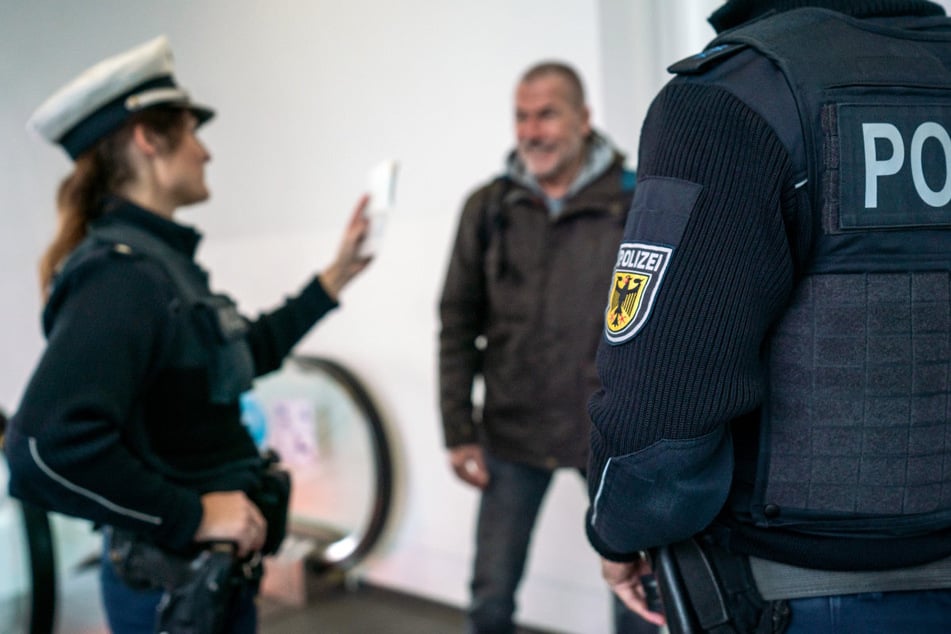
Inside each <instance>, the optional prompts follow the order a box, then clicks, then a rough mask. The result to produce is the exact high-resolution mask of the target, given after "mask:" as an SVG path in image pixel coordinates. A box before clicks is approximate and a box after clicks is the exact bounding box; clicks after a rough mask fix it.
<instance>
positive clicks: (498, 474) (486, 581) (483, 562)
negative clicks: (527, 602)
mask: <svg viewBox="0 0 951 634" xmlns="http://www.w3.org/2000/svg"><path fill="white" fill-rule="evenodd" d="M485 460H486V467H487V468H488V470H489V474H490V481H489V486H488V487H487V488H486V489H485V490H484V491H483V492H482V499H481V502H480V505H479V519H478V524H477V526H476V553H475V566H474V571H473V577H472V582H471V585H470V589H471V591H472V603H471V605H470V607H469V623H468V627H467V629H468V631H469V632H470V633H471V634H511V633H513V632H515V624H514V622H513V617H514V614H515V607H516V606H515V593H516V590H517V589H518V586H519V582H521V580H522V574H523V573H524V571H525V562H526V559H527V558H528V548H529V543H530V542H531V537H532V531H533V530H534V528H535V523H536V520H537V519H538V511H539V509H540V508H541V505H542V501H543V500H544V498H545V493H546V492H547V491H548V486H549V485H550V484H551V479H552V473H553V472H552V471H548V470H547V469H539V468H536V467H531V466H528V465H524V464H520V463H514V462H507V461H504V460H500V459H498V458H496V457H494V456H492V455H490V454H489V453H488V452H486V454H485ZM578 521H579V522H580V521H582V520H581V519H580V518H579V520H578ZM591 552H592V565H596V557H595V553H594V551H591ZM615 603H616V608H615V620H616V628H617V629H616V631H617V632H618V634H656V632H657V628H656V627H655V626H653V625H651V624H650V623H647V622H646V621H644V620H642V619H641V618H640V617H638V616H637V615H636V614H634V613H633V612H630V611H628V610H627V609H626V608H624V606H623V605H622V604H620V602H618V601H615ZM618 605H620V609H618V608H617V606H618Z"/></svg>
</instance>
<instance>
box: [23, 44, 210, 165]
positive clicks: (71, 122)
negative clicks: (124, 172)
mask: <svg viewBox="0 0 951 634" xmlns="http://www.w3.org/2000/svg"><path fill="white" fill-rule="evenodd" d="M173 70H174V63H173V59H172V49H171V47H170V46H169V43H168V38H166V37H165V36H164V35H162V36H159V37H157V38H155V39H153V40H150V41H149V42H146V43H145V44H142V45H140V46H137V47H135V48H133V49H130V50H128V51H125V52H124V53H120V54H118V55H115V56H113V57H110V58H108V59H105V60H103V61H101V62H99V63H98V64H96V65H95V66H93V67H91V68H89V69H88V70H86V71H85V72H83V73H82V74H81V75H79V76H78V77H77V78H76V79H74V80H73V81H71V82H69V83H68V84H66V85H65V86H63V87H62V88H60V89H59V90H58V91H56V93H55V94H53V95H52V96H51V97H50V98H48V99H47V100H46V101H45V102H43V104H42V105H41V106H40V107H39V108H37V110H36V112H34V113H33V115H32V116H31V117H30V120H29V121H28V122H27V127H28V128H31V129H33V130H34V131H36V132H37V133H38V134H39V135H40V136H41V137H43V138H44V139H46V140H47V141H50V142H51V143H58V144H60V145H62V146H63V148H64V149H65V150H66V151H67V153H69V155H70V156H71V157H72V158H74V159H75V158H76V157H77V156H79V155H80V154H82V153H83V152H84V151H85V150H87V149H89V148H90V147H92V146H93V145H94V144H95V143H96V141H98V140H99V139H101V138H103V137H104V136H106V135H107V134H109V133H110V132H113V131H114V130H116V129H117V128H119V126H121V125H122V123H123V122H125V120H126V119H128V118H129V116H131V115H132V113H134V112H138V111H140V110H144V109H146V108H150V107H154V106H159V105H178V106H181V107H183V108H187V109H189V110H192V111H193V112H194V113H195V115H196V116H197V117H198V119H199V121H200V122H202V123H203V122H205V121H207V120H208V119H210V118H211V117H212V116H213V115H214V111H213V110H211V109H210V108H207V107H205V106H200V105H198V104H195V103H193V102H192V101H191V100H190V99H189V97H188V93H186V92H185V91H184V90H182V89H181V88H179V87H178V86H177V85H176V84H175V80H174V78H173V76H172V73H173Z"/></svg>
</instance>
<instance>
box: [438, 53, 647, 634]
mask: <svg viewBox="0 0 951 634" xmlns="http://www.w3.org/2000/svg"><path fill="white" fill-rule="evenodd" d="M515 133H516V138H517V146H516V148H515V150H514V151H513V152H512V153H511V154H510V156H509V158H508V163H507V166H506V171H505V174H504V175H503V176H500V177H498V178H496V179H494V180H492V181H491V182H489V183H488V184H486V185H484V186H482V187H480V188H479V189H477V190H476V191H475V192H474V193H473V194H472V195H471V196H470V197H469V199H468V200H467V202H466V204H465V207H464V209H463V211H462V217H461V219H460V222H459V229H458V235H457V237H456V242H455V247H454V249H453V252H452V256H451V259H450V262H449V269H448V273H447V276H446V282H445V286H444V288H443V293H442V299H441V302H440V317H441V320H442V330H441V332H440V340H439V343H440V351H439V369H440V404H441V409H442V418H443V428H444V433H445V442H446V446H447V447H448V449H449V461H450V463H451V465H452V468H453V470H454V471H455V473H456V475H457V476H458V477H459V478H461V479H462V480H464V481H465V482H467V483H469V484H471V485H472V486H475V487H478V488H479V489H480V490H481V492H482V495H481V505H480V510H479V520H478V526H477V529H476V558H475V570H474V573H473V578H472V583H471V590H472V603H471V606H470V609H469V631H470V632H479V633H482V632H492V633H498V632H513V631H514V624H513V614H514V612H515V599H514V596H515V591H516V589H517V587H518V584H519V581H520V579H521V576H522V572H523V570H524V566H525V560H526V556H527V553H528V547H529V540H530V537H531V533H532V529H533V527H534V525H535V520H536V517H537V514H538V510H539V508H540V506H541V503H542V499H543V498H544V495H545V492H546V490H547V489H548V486H549V483H550V482H551V477H552V474H553V473H554V471H555V469H558V468H562V467H569V468H574V469H578V470H579V471H580V472H582V473H583V472H584V468H585V466H586V464H587V456H588V432H589V419H588V414H587V401H588V398H589V397H590V396H591V394H592V393H594V392H595V390H597V389H598V377H597V373H596V371H595V363H594V358H595V351H596V349H597V345H598V340H599V337H600V334H601V331H602V329H603V328H602V323H603V319H604V312H603V310H604V301H605V297H606V294H607V292H608V289H606V288H605V287H604V281H603V280H604V277H605V276H606V275H608V274H609V273H610V271H611V270H612V267H613V265H614V260H615V256H616V254H617V247H618V243H619V241H620V238H621V234H622V230H623V226H624V221H625V218H626V216H627V210H628V207H629V206H630V203H631V198H632V196H633V191H634V173H633V172H631V171H628V170H625V169H624V165H623V164H624V156H623V155H621V154H620V153H619V152H618V151H617V150H616V149H615V148H614V147H613V146H612V145H611V143H610V142H609V141H608V140H607V139H606V138H605V137H604V136H602V135H600V134H598V133H597V132H596V131H594V130H593V129H592V128H591V123H590V119H589V111H588V107H587V105H586V104H585V97H584V89H583V87H582V84H581V81H580V79H579V77H578V75H577V73H576V72H575V71H574V70H573V69H572V68H570V67H569V66H566V65H564V64H560V63H553V62H546V63H541V64H538V65H536V66H534V67H532V68H531V69H529V70H528V71H527V72H526V73H525V74H524V75H523V76H522V78H521V80H520V81H519V83H518V86H517V89H516V93H515ZM477 378H479V379H481V380H482V381H484V404H482V403H480V404H478V405H477V404H476V403H474V402H473V398H472V394H473V385H474V382H475V381H476V380H477ZM479 400H482V399H479ZM579 521H580V520H579ZM635 622H638V623H639V621H635ZM643 631H654V630H652V629H650V628H648V629H647V630H643Z"/></svg>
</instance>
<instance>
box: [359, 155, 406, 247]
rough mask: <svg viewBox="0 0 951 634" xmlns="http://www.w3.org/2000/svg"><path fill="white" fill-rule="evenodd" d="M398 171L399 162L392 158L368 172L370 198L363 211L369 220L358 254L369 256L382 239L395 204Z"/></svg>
mask: <svg viewBox="0 0 951 634" xmlns="http://www.w3.org/2000/svg"><path fill="white" fill-rule="evenodd" d="M398 171H399V162H398V161H394V160H388V161H383V162H382V163H380V164H379V165H377V166H376V167H374V168H373V169H372V170H370V174H369V182H368V183H367V186H368V188H369V193H370V200H369V201H368V202H367V206H366V209H365V210H364V213H365V214H366V216H367V218H368V219H369V220H370V228H369V230H368V231H367V236H366V238H364V240H363V244H362V245H361V246H360V255H362V256H364V257H370V256H371V255H374V254H375V253H376V251H377V249H378V248H379V246H380V241H381V240H382V239H383V230H384V228H385V227H386V219H387V216H388V215H389V213H390V210H392V209H393V207H394V206H395V204H396V175H397V172H398Z"/></svg>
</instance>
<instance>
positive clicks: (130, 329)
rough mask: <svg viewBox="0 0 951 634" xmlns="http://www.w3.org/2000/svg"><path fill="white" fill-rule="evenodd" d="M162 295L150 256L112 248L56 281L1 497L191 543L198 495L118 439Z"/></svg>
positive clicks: (136, 397)
mask: <svg viewBox="0 0 951 634" xmlns="http://www.w3.org/2000/svg"><path fill="white" fill-rule="evenodd" d="M171 298H172V295H171V293H170V289H169V288H168V284H167V282H166V281H164V278H163V274H162V272H161V271H160V270H158V269H157V268H156V267H155V266H154V265H152V264H149V263H147V262H144V261H143V260H140V259H138V258H135V257H134V256H125V255H121V254H118V253H115V252H109V253H105V254H100V257H96V258H91V259H90V260H88V261H86V262H85V263H84V264H82V265H81V266H80V267H79V268H78V269H77V270H74V271H73V272H72V273H71V274H70V276H68V277H67V279H65V280H64V281H63V282H62V284H61V286H60V288H58V289H57V290H56V292H55V293H54V295H53V298H52V300H51V304H50V308H48V310H47V324H48V327H47V339H48V341H47V347H46V349H45V351H44V352H43V355H42V357H41V358H40V361H39V363H38V365H37V367H36V369H35V371H34V374H33V376H32V377H31V379H30V381H29V384H28V385H27V388H26V390H25V392H24V396H23V398H22V400H21V404H20V408H19V410H18V411H17V413H16V415H15V416H14V417H13V418H12V420H11V424H10V430H9V434H8V437H7V439H6V446H5V451H6V454H7V458H8V461H9V466H10V492H11V494H12V495H14V496H16V497H18V498H21V499H23V500H26V501H28V502H32V503H34V504H36V505H38V506H40V507H42V508H46V509H49V510H53V511H57V512H61V513H64V514H67V515H72V516H76V517H80V518H84V519H88V520H91V521H93V522H96V523H101V524H109V525H113V526H117V527H123V528H127V529H130V530H134V531H137V532H140V533H144V534H148V535H151V536H153V537H154V538H155V539H156V541H157V542H158V543H161V544H164V545H167V546H169V547H172V548H181V547H184V546H186V545H187V544H188V543H190V542H191V540H192V538H193V536H194V533H195V531H196V530H197V528H198V525H199V523H200V521H201V513H202V510H201V501H200V497H199V495H198V494H197V493H195V492H193V491H191V490H189V489H187V488H183V487H181V486H177V485H175V484H174V483H172V482H169V481H168V480H166V479H164V478H163V477H162V476H160V475H159V474H157V473H156V472H155V471H153V470H151V469H149V468H148V467H147V466H146V465H145V464H143V462H142V461H141V460H140V459H139V457H138V456H136V455H135V454H134V453H133V452H131V451H130V450H129V449H128V447H127V445H126V444H125V443H124V442H123V441H122V438H123V435H124V433H125V430H124V424H125V422H126V421H128V420H131V419H133V418H134V415H133V412H134V411H135V409H136V408H137V407H139V406H140V403H141V394H142V389H143V386H144V385H145V384H146V383H147V380H148V379H149V377H150V376H152V373H154V371H155V366H156V363H157V360H158V359H159V358H160V357H161V355H162V353H163V351H164V349H165V348H166V346H167V344H168V341H169V337H171V335H172V332H171V330H172V326H171V322H172V319H171V316H170V312H169V311H170V310H172V308H171V301H170V300H171Z"/></svg>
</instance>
